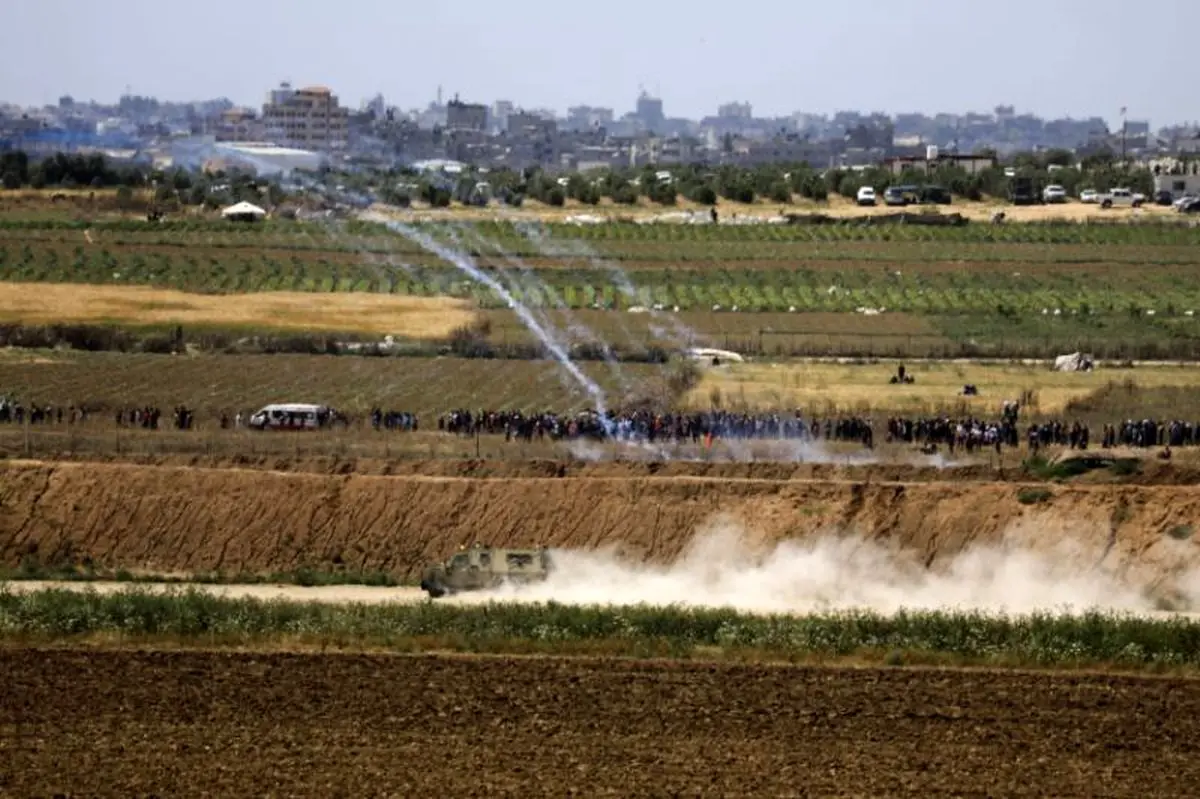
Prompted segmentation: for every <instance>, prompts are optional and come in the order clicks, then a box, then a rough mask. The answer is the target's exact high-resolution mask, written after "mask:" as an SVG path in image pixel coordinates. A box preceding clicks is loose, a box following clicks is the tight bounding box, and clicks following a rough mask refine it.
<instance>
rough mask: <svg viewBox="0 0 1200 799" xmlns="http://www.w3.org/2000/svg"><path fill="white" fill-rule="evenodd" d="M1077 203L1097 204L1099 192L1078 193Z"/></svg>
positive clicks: (1092, 190)
mask: <svg viewBox="0 0 1200 799" xmlns="http://www.w3.org/2000/svg"><path fill="white" fill-rule="evenodd" d="M1079 202H1081V203H1098V202H1100V192H1098V191H1096V190H1095V189H1084V190H1083V191H1081V192H1079Z"/></svg>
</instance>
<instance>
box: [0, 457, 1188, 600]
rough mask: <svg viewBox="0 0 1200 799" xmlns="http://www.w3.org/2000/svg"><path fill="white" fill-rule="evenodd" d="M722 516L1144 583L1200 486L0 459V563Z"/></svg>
mask: <svg viewBox="0 0 1200 799" xmlns="http://www.w3.org/2000/svg"><path fill="white" fill-rule="evenodd" d="M716 516H720V517H722V518H725V519H728V520H730V523H731V524H736V525H740V526H742V527H743V528H744V529H745V530H746V531H747V532H748V535H749V536H750V537H751V538H752V539H753V540H754V541H755V542H756V543H760V544H771V543H776V542H780V541H784V540H793V539H798V540H804V539H812V538H815V537H820V536H830V535H833V536H836V537H840V538H842V539H845V538H847V537H850V538H852V539H854V540H864V541H869V542H871V543H872V544H873V545H879V546H886V547H888V548H891V549H898V550H903V551H905V552H907V553H912V554H914V555H915V556H916V558H917V560H918V561H919V562H921V563H923V564H924V565H925V566H927V567H936V566H937V565H938V564H939V563H945V562H947V561H948V560H951V559H953V558H955V557H956V556H958V555H960V554H961V553H963V552H964V551H966V550H968V549H969V548H972V547H977V546H998V545H1004V546H1011V545H1017V546H1020V547H1022V548H1024V549H1028V550H1030V551H1041V552H1051V551H1053V552H1054V553H1055V555H1056V557H1060V558H1062V557H1066V558H1068V559H1070V560H1071V561H1072V562H1073V563H1076V564H1078V565H1080V566H1081V567H1083V568H1088V569H1091V568H1102V569H1103V570H1104V571H1105V572H1106V573H1108V574H1111V575H1115V576H1116V577H1118V578H1122V579H1126V580H1129V581H1131V582H1134V583H1137V584H1139V585H1142V586H1151V587H1153V586H1160V585H1166V584H1167V583H1168V582H1169V581H1170V580H1171V579H1173V578H1174V577H1177V576H1179V575H1181V574H1183V573H1184V572H1185V571H1188V570H1191V569H1193V568H1195V567H1197V566H1198V565H1200V557H1198V555H1200V547H1197V546H1196V544H1195V542H1194V541H1193V540H1192V539H1191V527H1190V526H1189V525H1191V524H1192V523H1193V520H1194V519H1196V518H1200V486H1172V487H1160V486H1104V485H1076V486H1037V487H1029V486H1021V485H1018V484H1012V483H985V482H960V483H938V482H921V483H899V482H871V483H861V482H849V481H838V480H806V481H797V480H786V479H785V480H772V479H745V478H743V479H731V478H729V477H722V478H719V479H713V478H706V477H646V476H638V477H620V476H610V477H587V478H572V477H565V478H559V477H540V478H538V477H532V478H531V477H519V478H510V479H503V478H501V479H497V478H490V479H488V478H485V479H475V478H459V477H428V476H419V475H406V476H372V475H360V474H350V475H341V476H337V475H322V474H313V473H283V472H269V471H259V470H238V469H229V468H225V469H199V468H187V467H169V466H154V467H147V466H139V465H130V464H97V463H58V464H46V463H37V462H9V463H7V464H4V465H2V466H0V560H2V561H3V563H5V564H7V565H9V566H16V565H18V564H19V563H20V562H21V560H22V559H23V558H26V557H36V558H37V559H38V561H39V562H41V563H42V564H61V563H75V564H78V563H82V562H85V561H86V560H89V559H90V560H91V561H92V562H94V563H95V564H97V565H98V566H103V567H106V568H129V569H145V570H149V571H155V572H160V573H180V572H201V571H212V570H218V569H219V570H224V571H226V572H230V573H236V572H250V571H259V572H271V571H289V570H295V569H298V568H301V567H312V568H319V569H338V568H348V569H362V570H388V571H391V572H393V573H396V574H398V575H402V576H405V577H409V578H412V577H414V576H416V575H417V574H418V572H419V569H420V568H421V567H422V565H423V564H425V563H427V562H429V561H430V560H434V559H441V558H443V557H445V556H446V555H448V554H449V553H451V552H452V551H454V549H455V548H456V547H458V546H459V545H460V544H462V543H466V542H471V541H480V542H484V543H490V544H496V545H503V544H512V545H529V544H537V543H541V544H546V545H551V546H556V547H565V548H579V549H596V548H599V547H614V548H615V549H616V551H617V552H618V553H619V554H621V555H623V556H625V557H634V558H638V559H641V560H645V561H649V562H652V563H665V562H669V561H671V560H673V559H675V558H677V557H678V556H679V555H680V554H681V553H684V552H686V551H687V550H688V548H689V546H690V545H691V543H692V542H693V541H694V538H695V535H696V532H697V531H698V530H702V529H704V528H705V527H706V525H709V524H710V522H711V520H712V519H713V518H714V517H716Z"/></svg>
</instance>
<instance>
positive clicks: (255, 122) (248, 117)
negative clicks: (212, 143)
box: [215, 108, 263, 142]
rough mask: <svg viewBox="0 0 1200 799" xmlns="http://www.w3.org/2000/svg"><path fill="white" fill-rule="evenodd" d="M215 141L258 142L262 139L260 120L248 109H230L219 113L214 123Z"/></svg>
mask: <svg viewBox="0 0 1200 799" xmlns="http://www.w3.org/2000/svg"><path fill="white" fill-rule="evenodd" d="M215 133H216V139H217V141H234V142H241V141H260V140H261V139H262V137H263V126H262V120H260V119H259V118H258V114H257V113H255V112H254V110H253V109H250V108H230V109H229V110H228V111H223V112H221V116H220V117H218V118H217V123H216V130H215Z"/></svg>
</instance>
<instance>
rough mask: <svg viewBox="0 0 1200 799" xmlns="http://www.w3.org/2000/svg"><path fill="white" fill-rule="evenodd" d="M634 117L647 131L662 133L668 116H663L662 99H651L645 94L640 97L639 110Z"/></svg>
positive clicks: (638, 100) (638, 101)
mask: <svg viewBox="0 0 1200 799" xmlns="http://www.w3.org/2000/svg"><path fill="white" fill-rule="evenodd" d="M634 115H635V116H636V117H637V119H638V120H639V121H640V122H641V123H642V124H643V125H645V126H646V128H647V129H649V130H652V131H662V129H663V122H665V121H666V116H664V115H663V101H662V99H660V98H658V97H651V96H650V95H648V94H646V93H645V92H642V93H641V94H639V95H638V99H637V110H636V111H635V112H634Z"/></svg>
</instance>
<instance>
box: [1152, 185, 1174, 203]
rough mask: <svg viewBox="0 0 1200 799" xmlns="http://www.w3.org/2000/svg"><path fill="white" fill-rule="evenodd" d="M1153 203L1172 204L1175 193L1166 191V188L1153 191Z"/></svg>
mask: <svg viewBox="0 0 1200 799" xmlns="http://www.w3.org/2000/svg"><path fill="white" fill-rule="evenodd" d="M1154 204H1155V205H1174V204H1175V195H1174V194H1171V192H1169V191H1167V190H1166V189H1164V190H1162V191H1159V192H1155V193H1154Z"/></svg>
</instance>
